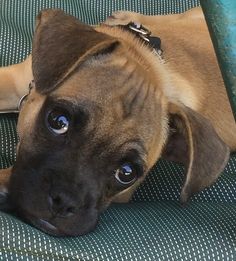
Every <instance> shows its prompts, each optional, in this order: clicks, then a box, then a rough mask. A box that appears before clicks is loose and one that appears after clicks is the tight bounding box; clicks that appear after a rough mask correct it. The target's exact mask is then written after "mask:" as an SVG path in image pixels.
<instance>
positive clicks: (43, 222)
mask: <svg viewBox="0 0 236 261" xmlns="http://www.w3.org/2000/svg"><path fill="white" fill-rule="evenodd" d="M38 223H39V225H42V226H43V227H45V228H46V229H47V230H54V231H56V230H58V229H57V227H55V226H54V225H53V224H51V223H50V222H49V221H47V220H45V219H41V218H40V219H38Z"/></svg>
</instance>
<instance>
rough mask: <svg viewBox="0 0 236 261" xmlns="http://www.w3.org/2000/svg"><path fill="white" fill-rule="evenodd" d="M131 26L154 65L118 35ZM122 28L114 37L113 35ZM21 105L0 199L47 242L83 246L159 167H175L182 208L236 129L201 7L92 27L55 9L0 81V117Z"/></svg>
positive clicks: (233, 142) (208, 179) (235, 138)
mask: <svg viewBox="0 0 236 261" xmlns="http://www.w3.org/2000/svg"><path fill="white" fill-rule="evenodd" d="M131 21H133V22H139V23H141V24H142V25H143V26H145V27H146V28H148V29H149V30H151V32H152V35H153V36H158V37H159V38H160V39H161V41H162V46H161V49H162V50H163V54H160V53H158V52H156V51H154V49H153V48H152V47H151V46H150V45H149V44H147V43H146V42H145V40H143V39H141V38H142V37H141V36H142V35H140V36H137V35H136V34H134V33H133V32H131V31H130V30H127V29H125V27H123V26H122V24H128V23H129V22H131ZM117 25H119V26H117ZM32 80H34V85H33V87H32V88H31V90H30V92H29V94H28V95H27V98H26V99H25V101H24V103H23V104H22V106H21V110H20V114H19V120H18V126H17V131H18V134H19V143H18V145H17V160H16V162H15V164H14V166H13V167H12V168H9V169H7V170H4V173H3V175H1V176H0V177H1V188H2V191H3V192H4V191H5V192H6V191H8V194H9V195H8V198H9V202H10V204H11V205H12V206H13V207H14V209H15V210H16V211H17V212H18V213H19V215H21V216H22V217H23V218H24V219H25V220H27V221H28V222H30V223H31V224H33V225H35V226H36V227H38V228H39V229H41V230H43V231H45V232H46V233H49V234H53V235H59V236H65V235H70V236H74V235H83V234H85V233H88V232H89V231H91V230H93V229H94V228H95V226H96V224H97V221H98V217H99V214H100V213H101V211H103V210H104V209H105V208H107V207H108V205H109V204H110V202H112V201H118V202H127V201H128V200H129V199H130V197H131V195H132V193H133V191H134V190H135V188H136V187H137V186H138V185H139V184H140V183H141V182H142V181H143V179H144V178H145V176H146V175H147V173H148V171H149V170H150V169H151V168H152V166H153V165H154V164H155V162H156V161H157V160H158V159H159V158H160V157H161V156H162V157H164V158H166V159H170V160H174V161H177V162H182V163H183V164H184V165H185V167H186V179H185V182H184V184H183V188H182V191H181V196H180V197H181V198H180V199H181V202H182V203H186V202H187V201H188V199H189V198H190V197H191V196H192V195H193V194H194V193H197V192H198V191H200V190H202V189H204V188H206V187H208V186H210V185H211V184H212V183H213V182H214V181H215V180H216V179H217V177H218V176H219V174H220V173H221V171H222V170H223V169H224V167H225V165H226V163H227V161H228V158H229V153H230V150H231V151H232V150H235V149H236V126H235V122H234V118H233V115H232V112H231V109H230V105H229V102H228V98H227V95H226V91H225V87H224V84H223V80H222V78H221V74H220V71H219V67H218V64H217V61H216V57H215V53H214V50H213V47H212V43H211V40H210V37H209V34H208V30H207V27H206V23H205V21H204V18H203V15H202V12H201V10H200V9H199V8H197V9H194V10H191V11H188V12H186V13H184V14H181V15H167V16H143V15H140V14H136V13H131V12H118V13H115V14H113V16H111V17H109V18H108V20H107V21H106V23H105V24H102V25H101V26H98V27H96V28H92V27H90V26H88V25H85V24H82V23H81V22H79V21H78V20H76V19H75V18H74V17H72V16H69V15H66V14H64V13H63V12H62V11H59V10H45V11H42V12H41V13H40V15H39V16H38V19H37V23H36V29H35V35H34V39H33V49H32V55H30V56H29V57H28V58H27V59H26V60H25V61H24V62H23V63H21V64H18V65H13V66H9V67H6V68H1V70H0V110H4V111H5V110H15V109H16V108H17V104H18V103H19V100H20V98H21V97H22V96H23V95H25V94H27V93H28V84H29V83H30V82H31V81H32Z"/></svg>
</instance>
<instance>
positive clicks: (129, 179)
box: [115, 163, 137, 185]
mask: <svg viewBox="0 0 236 261" xmlns="http://www.w3.org/2000/svg"><path fill="white" fill-rule="evenodd" d="M115 178H116V180H117V181H119V183H121V184H123V185H129V184H131V183H133V182H134V181H135V180H136V179H137V171H136V169H135V167H134V166H132V165H131V164H130V163H124V164H123V165H121V167H120V168H119V169H117V170H116V171H115Z"/></svg>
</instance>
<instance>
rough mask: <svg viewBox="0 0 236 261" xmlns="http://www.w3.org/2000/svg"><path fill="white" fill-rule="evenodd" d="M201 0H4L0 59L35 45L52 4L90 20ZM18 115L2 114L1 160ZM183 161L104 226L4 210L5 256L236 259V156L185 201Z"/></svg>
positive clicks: (176, 9) (14, 57)
mask: <svg viewBox="0 0 236 261" xmlns="http://www.w3.org/2000/svg"><path fill="white" fill-rule="evenodd" d="M198 5H199V1H198V0H182V1H180V0H149V1H147V0H119V1H118V0H117V1H116V0H103V1H101V0H93V1H88V0H53V1H52V0H51V1H49V0H18V1H17V0H1V1H0V65H1V66H5V65H8V64H12V63H16V62H19V61H21V60H23V59H24V58H25V57H26V56H27V54H29V53H30V50H31V41H32V34H33V27H34V21H35V17H36V15H37V13H38V12H39V11H40V10H41V9H45V8H61V9H63V10H65V11H66V12H68V13H70V14H72V15H74V16H76V17H78V18H79V19H81V20H82V21H84V22H86V23H89V24H97V23H98V22H100V21H103V20H104V19H105V18H106V17H107V16H108V15H110V14H111V13H112V12H113V11H115V10H121V9H123V10H132V11H137V12H141V13H145V14H167V13H180V12H183V11H186V10H187V9H190V8H192V7H195V6H198ZM16 122H17V115H15V114H1V115H0V167H1V168H6V167H8V166H9V165H11V164H12V163H13V162H14V160H15V152H14V151H15V145H16V141H17V135H16ZM183 178H184V177H183V167H182V166H180V165H177V164H173V163H172V162H167V161H164V160H160V161H159V162H158V163H157V164H156V166H155V167H154V168H153V170H152V171H151V173H150V174H149V176H148V177H147V179H146V181H145V182H144V183H143V184H142V185H141V187H140V188H139V189H138V190H137V192H136V193H135V195H134V196H133V199H132V201H131V202H130V203H128V204H113V205H112V206H111V207H109V209H108V210H107V211H105V212H104V213H103V214H102V216H101V218H100V222H99V225H98V227H97V229H96V230H95V231H94V232H92V233H90V234H88V235H85V236H81V237H72V238H57V237H52V236H49V235H46V234H44V233H43V232H41V231H39V230H37V229H35V228H34V227H32V226H30V225H28V224H25V223H24V222H22V221H21V220H18V219H17V218H15V217H13V216H11V215H9V214H6V213H3V212H1V213H0V260H44V261H45V260H50V261H53V260H128V261H130V260H141V261H143V260H154V261H156V260H236V156H232V157H231V159H230V161H229V163H228V165H227V167H226V169H225V171H224V173H222V175H221V177H220V178H219V180H218V181H217V183H216V184H214V185H213V186H212V187H211V188H209V189H206V190H204V191H202V192H201V193H199V194H198V195H196V196H194V197H193V199H192V201H191V203H190V204H189V205H188V206H187V207H185V208H182V207H181V206H180V204H179V195H180V188H181V184H182V182H183Z"/></svg>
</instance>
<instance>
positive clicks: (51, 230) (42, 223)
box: [30, 218, 68, 236]
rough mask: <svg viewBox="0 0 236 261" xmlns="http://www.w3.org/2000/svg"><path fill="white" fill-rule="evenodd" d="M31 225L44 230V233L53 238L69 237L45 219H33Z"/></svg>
mask: <svg viewBox="0 0 236 261" xmlns="http://www.w3.org/2000/svg"><path fill="white" fill-rule="evenodd" d="M30 223H31V224H32V225H33V226H35V227H36V228H38V229H40V230H42V231H43V232H45V233H47V234H50V235H52V236H68V235H66V234H65V233H63V232H62V231H60V230H59V229H58V228H57V227H56V226H54V225H53V224H52V223H50V222H49V221H47V220H45V219H41V218H39V219H37V218H34V219H31V220H30Z"/></svg>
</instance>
